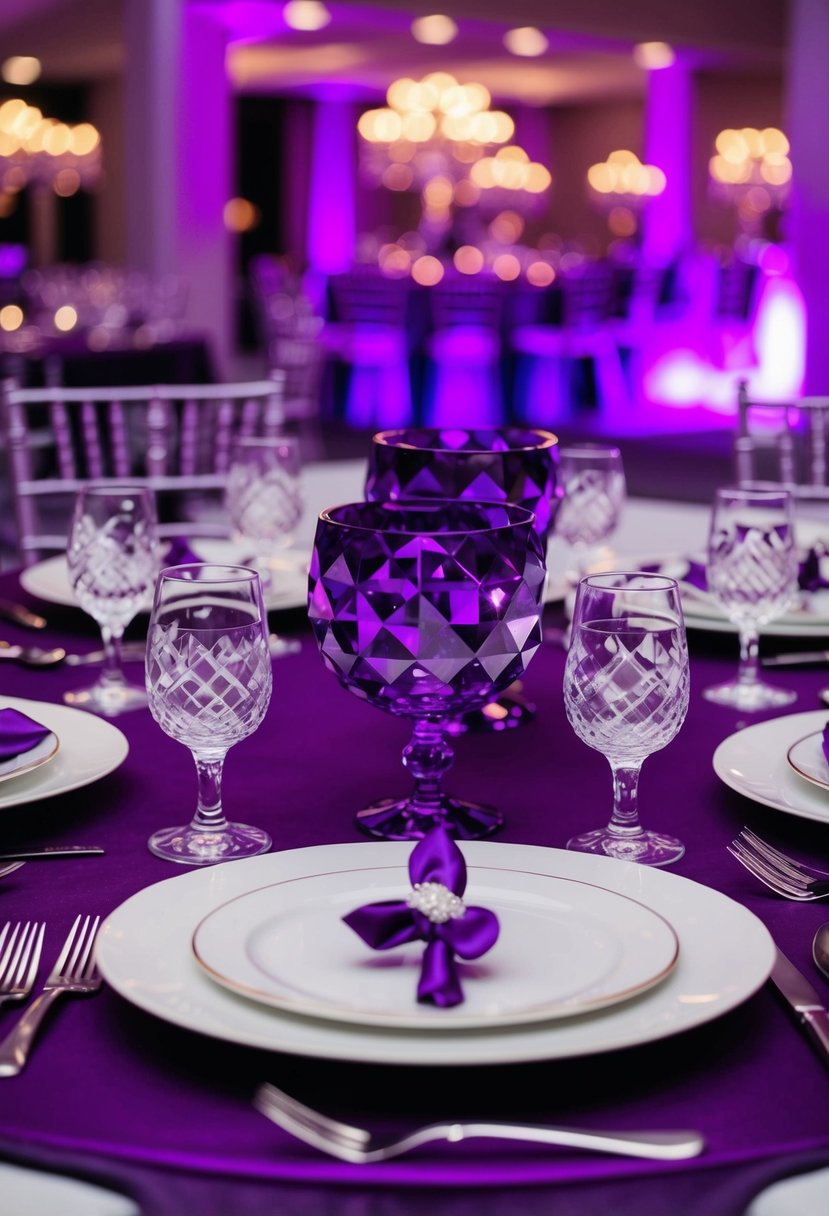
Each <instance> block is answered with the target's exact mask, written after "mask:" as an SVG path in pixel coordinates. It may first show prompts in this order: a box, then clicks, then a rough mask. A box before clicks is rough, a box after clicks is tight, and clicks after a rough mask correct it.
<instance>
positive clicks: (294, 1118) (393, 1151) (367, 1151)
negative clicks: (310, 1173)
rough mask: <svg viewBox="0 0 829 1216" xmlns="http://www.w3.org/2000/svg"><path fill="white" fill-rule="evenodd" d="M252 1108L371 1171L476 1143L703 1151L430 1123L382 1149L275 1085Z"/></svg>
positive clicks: (679, 1155) (523, 1127)
mask: <svg viewBox="0 0 829 1216" xmlns="http://www.w3.org/2000/svg"><path fill="white" fill-rule="evenodd" d="M253 1104H254V1106H255V1107H256V1109H257V1110H258V1111H259V1112H260V1113H261V1114H263V1115H265V1116H266V1118H268V1119H270V1120H271V1122H273V1123H276V1124H277V1125H278V1126H279V1127H281V1128H282V1129H283V1131H287V1132H290V1133H291V1134H292V1135H294V1136H296V1137H297V1139H299V1140H303V1141H304V1142H305V1143H306V1144H310V1145H312V1146H313V1147H314V1148H318V1149H320V1150H321V1151H322V1152H324V1153H328V1154H329V1155H330V1156H332V1157H336V1158H338V1159H339V1160H340V1161H349V1162H352V1163H353V1164H355V1165H368V1164H373V1163H374V1162H376V1161H388V1160H389V1159H390V1158H391V1157H399V1156H400V1155H401V1154H402V1153H407V1152H409V1150H410V1149H413V1148H417V1147H418V1146H419V1145H421V1144H428V1143H429V1141H433V1140H448V1141H450V1142H451V1143H453V1144H454V1143H457V1142H458V1141H460V1140H470V1139H474V1138H476V1137H486V1138H489V1139H497V1140H518V1141H521V1142H524V1143H527V1142H532V1143H534V1144H558V1145H561V1146H563V1147H567V1148H585V1149H592V1150H593V1151H594V1152H599V1153H619V1154H621V1155H623V1156H626V1157H650V1158H655V1159H661V1160H666V1161H679V1160H682V1159H683V1158H686V1157H697V1156H699V1154H700V1153H701V1152H702V1150H703V1149H704V1147H705V1141H704V1140H703V1138H702V1136H701V1135H700V1134H699V1133H698V1132H694V1131H675V1132H660V1131H654V1132H607V1131H604V1132H592V1131H580V1130H577V1129H575V1128H568V1127H544V1126H539V1125H538V1124H532V1123H478V1122H474V1123H472V1122H469V1123H430V1124H427V1125H426V1126H425V1127H419V1128H416V1129H415V1130H414V1131H412V1132H409V1133H408V1135H405V1136H401V1137H400V1138H399V1139H396V1140H387V1141H386V1142H385V1143H384V1144H378V1143H376V1142H375V1140H374V1139H373V1137H372V1135H371V1133H370V1132H367V1131H365V1130H364V1129H363V1128H361V1127H350V1126H349V1125H348V1124H347V1123H339V1122H337V1120H336V1119H330V1118H328V1116H327V1115H323V1114H321V1113H320V1112H319V1111H316V1110H312V1109H311V1107H310V1106H304V1105H303V1104H302V1103H301V1102H298V1101H297V1100H296V1098H291V1097H289V1095H288V1094H286V1093H283V1091H282V1090H281V1089H277V1088H276V1086H275V1085H270V1084H264V1085H260V1086H259V1088H258V1089H257V1091H256V1093H255V1095H254V1098H253Z"/></svg>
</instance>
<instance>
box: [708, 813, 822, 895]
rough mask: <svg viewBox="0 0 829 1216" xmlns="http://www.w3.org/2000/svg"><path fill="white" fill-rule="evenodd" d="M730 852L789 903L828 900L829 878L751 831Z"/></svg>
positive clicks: (746, 829) (748, 829)
mask: <svg viewBox="0 0 829 1216" xmlns="http://www.w3.org/2000/svg"><path fill="white" fill-rule="evenodd" d="M728 851H729V853H731V855H732V856H733V857H736V858H737V860H738V861H739V862H741V863H742V864H743V865H744V866H745V868H746V869H747V870H748V871H749V872H750V873H751V874H753V875H754V877H755V878H759V879H760V882H762V883H765V885H766V886H767V887H769V888H770V889H771V890H772V891H775V892H776V893H777V894H778V895H782V896H783V897H784V898H785V899H796V900H802V901H805V900H812V899H824V898H825V897H826V896H827V895H829V874H827V873H825V872H824V871H820V870H816V869H814V868H813V867H810V866H806V865H804V864H803V863H802V862H799V861H796V860H795V858H794V857H789V855H788V854H787V853H782V852H781V851H780V849H776V848H774V846H773V845H770V844H769V843H768V841H767V840H763V838H762V837H761V836H758V835H757V834H756V832H752V831H751V829H750V828H743V830H742V831H741V832H740V834H739V835H738V836H737V838H736V840H732V842H731V844H730V845H728Z"/></svg>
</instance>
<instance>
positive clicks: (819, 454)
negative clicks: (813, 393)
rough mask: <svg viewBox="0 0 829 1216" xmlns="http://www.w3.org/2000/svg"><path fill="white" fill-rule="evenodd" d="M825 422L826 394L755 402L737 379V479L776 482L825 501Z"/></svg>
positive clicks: (828, 491) (802, 496)
mask: <svg viewBox="0 0 829 1216" xmlns="http://www.w3.org/2000/svg"><path fill="white" fill-rule="evenodd" d="M827 426H829V397H798V398H795V399H794V400H792V401H763V400H756V399H754V398H752V397H751V395H750V392H749V386H748V382H747V381H746V380H741V381H740V383H739V385H738V387H737V432H736V435H735V439H734V460H735V472H736V477H737V481H738V482H741V483H743V482H752V481H774V482H780V483H781V484H783V485H785V486H786V487H788V488H789V489H790V490H791V491H792V492H793V494H794V495H795V497H796V498H797V499H799V500H802V501H810V500H812V501H815V502H829V483H828V482H827V473H829V466H827Z"/></svg>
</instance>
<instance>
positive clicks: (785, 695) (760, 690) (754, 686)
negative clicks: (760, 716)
mask: <svg viewBox="0 0 829 1216" xmlns="http://www.w3.org/2000/svg"><path fill="white" fill-rule="evenodd" d="M702 695H703V697H704V698H705V700H706V701H713V702H714V704H715V705H730V706H732V708H734V709H740V710H742V711H743V712H744V713H756V712H757V711H758V710H761V709H775V708H777V707H778V706H780V705H791V703H792V701H796V700H797V693H796V692H793V691H792V690H791V689H789V688H775V687H774V686H773V685H772V684H765V683H764V682H763V681H762V680H756V681H754V682H753V683H751V684H740V683H739V682H738V681H737V680H731V681H729V682H728V683H727V684H715V685H713V687H711V688H704V689H703V690H702Z"/></svg>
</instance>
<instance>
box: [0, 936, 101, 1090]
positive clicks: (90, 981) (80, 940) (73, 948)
mask: <svg viewBox="0 0 829 1216" xmlns="http://www.w3.org/2000/svg"><path fill="white" fill-rule="evenodd" d="M100 920H101V918H100V916H96V917H95V919H94V920H93V919H92V917H90V916H87V917H86V918H85V919H84V920H83V923H81V917H80V916H79V917H77V919H76V920H75V923H74V925H73V926H72V928H71V929H70V931H69V934H68V936H67V938H66V941H65V942H64V943H63V949H62V950H61V952H60V954H59V956H58V959H57V962H56V963H55V965H54V967H53V969H52V973H51V975H50V976H49V978H48V979H47V980H46V983H45V984H44V985H43V991H42V992H41V993H40V995H39V996H37V997H36V998H35V1000H34V1001H32V1004H31V1005H30V1006H29V1008H28V1009H27V1010H26V1012H25V1013H24V1014H23V1016H22V1017H21V1019H20V1021H19V1022H18V1023H17V1025H16V1026H15V1027H14V1029H13V1030H12V1032H11V1034H9V1035H8V1036H7V1037H6V1038H5V1039H4V1040H3V1042H2V1043H0V1077H13V1076H15V1074H16V1073H19V1072H20V1070H21V1069H22V1068H23V1067H24V1065H25V1064H26V1061H27V1059H28V1058H29V1049H30V1047H31V1045H32V1041H33V1039H34V1037H35V1033H36V1031H37V1028H38V1027H39V1026H40V1023H41V1021H42V1020H43V1017H44V1015H45V1013H46V1011H47V1009H49V1007H50V1006H51V1005H52V1003H53V1002H54V1001H55V1000H57V998H58V997H59V996H60V995H61V993H64V992H66V993H72V992H75V993H77V992H82V993H83V992H97V990H98V989H99V988H100V986H101V976H100V974H99V972H98V969H97V967H96V966H95V956H94V953H93V947H94V945H95V935H96V933H97V932H98V925H99V923H100Z"/></svg>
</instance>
